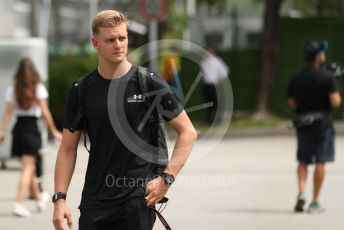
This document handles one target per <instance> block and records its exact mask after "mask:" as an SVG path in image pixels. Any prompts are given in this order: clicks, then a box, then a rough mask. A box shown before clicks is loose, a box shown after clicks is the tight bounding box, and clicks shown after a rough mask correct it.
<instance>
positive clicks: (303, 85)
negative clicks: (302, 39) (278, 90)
mask: <svg viewBox="0 0 344 230" xmlns="http://www.w3.org/2000/svg"><path fill="white" fill-rule="evenodd" d="M326 49H327V43H326V42H323V43H321V42H317V41H311V42H309V43H308V44H306V46H305V49H304V57H305V61H306V66H305V67H304V68H303V69H302V70H300V71H299V72H297V73H296V74H295V75H294V76H293V77H292V79H291V80H290V82H289V86H288V103H289V106H290V107H291V108H292V109H293V110H294V112H295V118H294V125H295V126H296V129H297V143H298V149H297V160H298V162H299V164H298V168H297V176H298V187H299V195H298V198H297V203H296V205H295V211H296V212H303V211H304V205H305V185H306V179H307V167H308V165H309V164H315V171H314V178H313V182H314V185H313V198H312V202H311V203H310V205H309V208H308V212H309V213H320V212H323V211H324V210H325V208H324V207H323V206H322V205H321V204H320V202H319V196H320V190H321V187H322V184H323V181H324V177H325V163H326V162H332V161H334V138H335V133H334V128H333V122H332V118H331V115H330V111H331V109H332V108H337V107H339V105H340V103H341V96H340V93H339V91H338V85H337V83H336V80H335V77H334V76H333V75H332V74H331V73H330V72H329V71H327V70H326V69H324V68H323V65H324V63H325V59H326V58H325V51H326Z"/></svg>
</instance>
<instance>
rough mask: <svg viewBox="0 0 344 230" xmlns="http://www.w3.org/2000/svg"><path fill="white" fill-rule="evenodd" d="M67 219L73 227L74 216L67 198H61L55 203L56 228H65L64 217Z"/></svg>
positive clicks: (54, 220) (70, 226)
mask: <svg viewBox="0 0 344 230" xmlns="http://www.w3.org/2000/svg"><path fill="white" fill-rule="evenodd" d="M65 218H66V219H67V224H68V227H69V229H72V227H73V218H72V214H71V212H70V209H69V208H68V206H67V204H66V202H65V200H63V199H60V200H57V201H56V202H55V203H54V215H53V223H54V226H55V229H56V230H65V228H64V219H65Z"/></svg>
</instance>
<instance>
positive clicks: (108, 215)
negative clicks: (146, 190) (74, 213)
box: [79, 196, 156, 230]
mask: <svg viewBox="0 0 344 230" xmlns="http://www.w3.org/2000/svg"><path fill="white" fill-rule="evenodd" d="M155 219H156V216H155V213H154V212H153V210H151V209H150V208H148V206H147V204H146V201H145V199H144V197H142V196H136V197H131V198H129V199H128V200H127V202H124V203H123V204H121V205H117V206H114V207H106V208H101V209H80V218H79V230H152V229H153V225H154V223H155Z"/></svg>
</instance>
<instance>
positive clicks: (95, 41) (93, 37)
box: [92, 36, 98, 50]
mask: <svg viewBox="0 0 344 230" xmlns="http://www.w3.org/2000/svg"><path fill="white" fill-rule="evenodd" d="M92 45H93V47H94V48H95V49H96V50H98V41H97V39H96V37H95V36H92Z"/></svg>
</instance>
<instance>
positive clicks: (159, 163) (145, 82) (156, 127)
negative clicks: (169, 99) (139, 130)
mask: <svg viewBox="0 0 344 230" xmlns="http://www.w3.org/2000/svg"><path fill="white" fill-rule="evenodd" d="M152 75H154V73H152V72H149V71H148V69H147V68H145V67H141V66H139V69H138V77H139V84H140V87H141V90H142V92H143V93H144V94H146V93H148V92H150V91H154V85H153V80H152V78H151V76H152ZM145 104H146V107H147V111H148V110H149V109H150V106H151V104H152V99H151V97H146V99H145ZM160 120H161V119H160V115H159V113H158V111H157V109H156V108H155V109H153V111H152V113H151V115H150V117H149V120H148V124H149V130H150V135H151V138H152V142H153V144H154V145H155V146H156V147H157V148H158V149H159V150H158V151H157V153H156V154H155V159H154V162H155V163H152V170H153V173H154V174H155V175H160V174H161V173H162V172H163V171H164V169H165V167H166V165H167V162H168V150H167V145H166V139H165V134H164V130H163V128H162V126H161V124H160Z"/></svg>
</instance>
